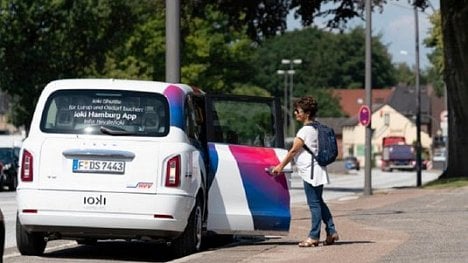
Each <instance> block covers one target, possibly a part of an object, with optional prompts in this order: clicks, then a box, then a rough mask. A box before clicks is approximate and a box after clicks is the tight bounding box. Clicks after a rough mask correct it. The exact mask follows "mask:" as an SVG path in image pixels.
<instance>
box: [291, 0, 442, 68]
mask: <svg viewBox="0 0 468 263" xmlns="http://www.w3.org/2000/svg"><path fill="white" fill-rule="evenodd" d="M430 2H431V4H432V7H433V8H434V9H435V10H438V9H439V3H440V2H439V0H430ZM432 13H433V9H432V8H431V7H428V8H427V9H426V10H425V11H424V12H421V11H419V13H418V18H419V20H418V21H419V22H418V23H419V52H420V53H419V66H420V68H421V69H425V68H427V67H429V66H430V62H429V60H428V59H427V54H428V53H430V52H431V49H428V48H426V47H425V46H424V45H423V41H424V39H425V38H426V37H427V36H428V34H429V30H430V28H431V23H430V22H429V16H430V15H431V14H432ZM323 21H324V20H323V19H320V20H317V21H316V25H317V26H318V27H319V28H322V27H323V25H324V22H323ZM352 24H354V25H356V26H357V25H362V26H364V27H365V24H366V23H365V21H362V20H361V19H354V20H353V21H352ZM414 24H415V17H414V9H413V7H412V6H411V5H410V3H409V2H408V1H407V0H399V1H396V0H388V2H387V4H386V5H385V6H384V9H383V12H382V13H379V12H378V11H374V12H373V13H372V32H373V33H372V35H373V36H375V35H377V34H381V35H382V38H381V41H382V42H383V43H384V44H385V45H387V47H388V51H389V53H390V54H391V55H392V61H393V62H394V63H406V64H408V65H409V66H410V67H412V66H414V65H415V64H416V56H415V53H416V51H415V49H416V47H415V25H414ZM350 27H352V26H350ZM298 28H301V25H300V22H299V21H296V20H294V18H293V15H292V14H291V15H290V16H289V17H288V30H294V29H298Z"/></svg>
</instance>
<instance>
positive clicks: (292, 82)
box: [281, 59, 302, 136]
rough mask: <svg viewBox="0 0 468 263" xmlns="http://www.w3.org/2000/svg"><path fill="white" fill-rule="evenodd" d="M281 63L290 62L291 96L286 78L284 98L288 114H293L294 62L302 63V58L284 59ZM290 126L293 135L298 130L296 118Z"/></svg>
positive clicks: (288, 71)
mask: <svg viewBox="0 0 468 263" xmlns="http://www.w3.org/2000/svg"><path fill="white" fill-rule="evenodd" d="M281 64H283V65H287V64H289V70H287V71H286V72H287V74H288V75H290V78H289V80H290V84H289V97H288V95H287V92H286V89H287V80H286V79H285V93H284V95H285V96H284V100H285V110H286V114H287V116H289V114H291V111H292V108H293V101H292V100H293V89H294V74H295V73H296V71H295V70H294V64H296V65H300V64H302V59H282V60H281ZM288 102H289V106H288ZM287 120H288V119H287V118H285V121H286V122H287ZM288 127H289V129H288V130H289V133H290V135H291V136H294V132H295V130H296V123H295V121H294V120H291V122H290V125H289V126H288Z"/></svg>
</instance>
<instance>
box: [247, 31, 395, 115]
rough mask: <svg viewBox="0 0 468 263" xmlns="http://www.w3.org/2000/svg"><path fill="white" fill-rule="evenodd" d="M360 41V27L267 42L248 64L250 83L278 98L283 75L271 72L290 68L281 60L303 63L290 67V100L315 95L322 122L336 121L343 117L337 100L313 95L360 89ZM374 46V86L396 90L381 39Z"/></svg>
mask: <svg viewBox="0 0 468 263" xmlns="http://www.w3.org/2000/svg"><path fill="white" fill-rule="evenodd" d="M364 39H365V36H364V29H363V28H362V27H357V28H354V29H352V30H350V31H349V32H346V33H332V32H328V31H323V30H320V29H318V28H315V27H308V28H305V29H303V30H295V31H293V32H286V33H285V34H283V35H280V36H275V37H272V38H270V39H266V40H264V41H263V42H262V44H261V45H260V46H259V48H258V49H257V56H255V59H256V60H255V61H252V63H253V64H254V65H255V68H256V69H257V74H256V77H255V82H256V83H257V85H258V86H261V87H265V88H266V89H268V90H270V91H271V93H272V94H275V95H276V96H278V97H283V96H284V95H283V91H284V85H283V83H284V75H277V74H276V71H277V70H278V69H288V68H289V65H281V63H280V62H281V60H282V59H299V58H300V59H302V63H301V64H300V65H296V66H294V69H295V74H294V89H293V95H294V96H295V97H300V96H303V95H305V94H312V95H316V96H320V101H321V111H320V113H321V114H324V115H323V116H322V117H340V116H342V115H343V114H342V113H341V112H340V110H339V108H340V107H339V103H338V101H337V100H336V99H333V98H331V97H330V98H327V96H330V94H329V92H326V91H320V92H318V90H322V89H324V90H329V89H330V88H345V89H346V88H362V87H364V70H362V68H363V67H364V63H365V57H364V45H363V44H362V43H363V42H364ZM373 45H374V47H375V48H374V50H373V56H374V64H373V73H374V74H373V75H374V87H380V88H384V87H389V86H393V85H395V84H396V79H395V76H394V75H395V74H394V72H395V69H394V67H393V65H392V63H391V59H390V55H389V54H388V52H387V49H386V47H385V45H383V44H382V41H381V40H380V36H376V37H375V38H374V42H373ZM325 101H327V103H325ZM334 102H335V103H334Z"/></svg>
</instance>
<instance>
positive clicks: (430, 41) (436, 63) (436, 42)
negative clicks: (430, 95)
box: [424, 12, 445, 96]
mask: <svg viewBox="0 0 468 263" xmlns="http://www.w3.org/2000/svg"><path fill="white" fill-rule="evenodd" d="M430 22H431V24H432V28H431V29H430V32H429V37H428V38H426V39H424V45H425V46H426V47H429V48H433V51H432V52H431V53H430V54H429V55H428V59H429V61H430V62H431V64H432V67H431V68H430V69H429V72H428V77H429V80H430V82H432V83H433V85H434V90H435V91H436V94H437V95H438V96H442V95H443V94H444V89H445V83H444V80H443V76H444V54H443V50H444V44H443V39H442V22H441V16H440V12H435V13H434V14H433V15H432V16H431V17H430Z"/></svg>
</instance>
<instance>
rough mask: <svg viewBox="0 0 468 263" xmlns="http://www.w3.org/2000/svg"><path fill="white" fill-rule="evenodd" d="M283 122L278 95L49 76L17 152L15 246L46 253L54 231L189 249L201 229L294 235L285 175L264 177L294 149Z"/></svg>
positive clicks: (84, 238)
mask: <svg viewBox="0 0 468 263" xmlns="http://www.w3.org/2000/svg"><path fill="white" fill-rule="evenodd" d="M281 123H282V122H281V110H280V102H279V100H278V99H274V98H264V97H245V96H243V97H239V96H221V95H209V94H205V93H204V92H202V91H201V90H200V89H198V88H192V87H190V86H187V85H184V84H171V83H163V82H153V81H132V80H115V79H75V80H59V81H53V82H51V83H49V84H48V85H47V86H46V87H45V88H44V90H43V91H42V94H41V96H40V98H39V100H38V102H37V104H36V110H35V112H34V114H33V119H32V122H31V125H30V130H29V134H28V137H27V138H26V139H25V141H24V142H23V145H22V148H21V152H20V164H21V165H20V171H19V183H18V187H17V195H16V196H17V203H18V218H17V220H16V223H17V225H16V227H17V230H16V233H17V235H16V239H17V247H18V250H19V251H20V253H21V254H23V255H41V254H42V253H43V252H44V248H45V246H46V242H47V241H49V240H53V239H57V238H64V239H74V240H77V241H78V243H84V244H86V243H89V242H95V241H98V240H101V239H126V240H134V239H137V240H138V239H139V240H155V241H162V242H164V244H166V243H168V244H169V245H170V249H171V250H172V251H173V253H174V255H176V256H184V255H187V254H191V253H194V252H197V251H199V250H200V247H201V242H202V236H203V235H205V234H206V233H215V234H216V233H219V234H235V233H243V234H251V235H260V234H262V233H263V234H264V233H283V234H287V231H288V230H289V225H290V219H291V217H290V209H289V204H290V202H289V191H288V182H287V179H286V177H285V176H284V175H280V176H278V177H271V176H269V175H268V174H267V173H266V172H265V168H267V167H271V166H272V165H275V164H277V162H278V160H281V158H282V157H283V156H285V155H286V154H287V151H286V150H285V149H283V148H282V147H283V144H284V140H283V134H282V130H283V128H282V127H281V126H280V125H281ZM57 200H60V201H57Z"/></svg>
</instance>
